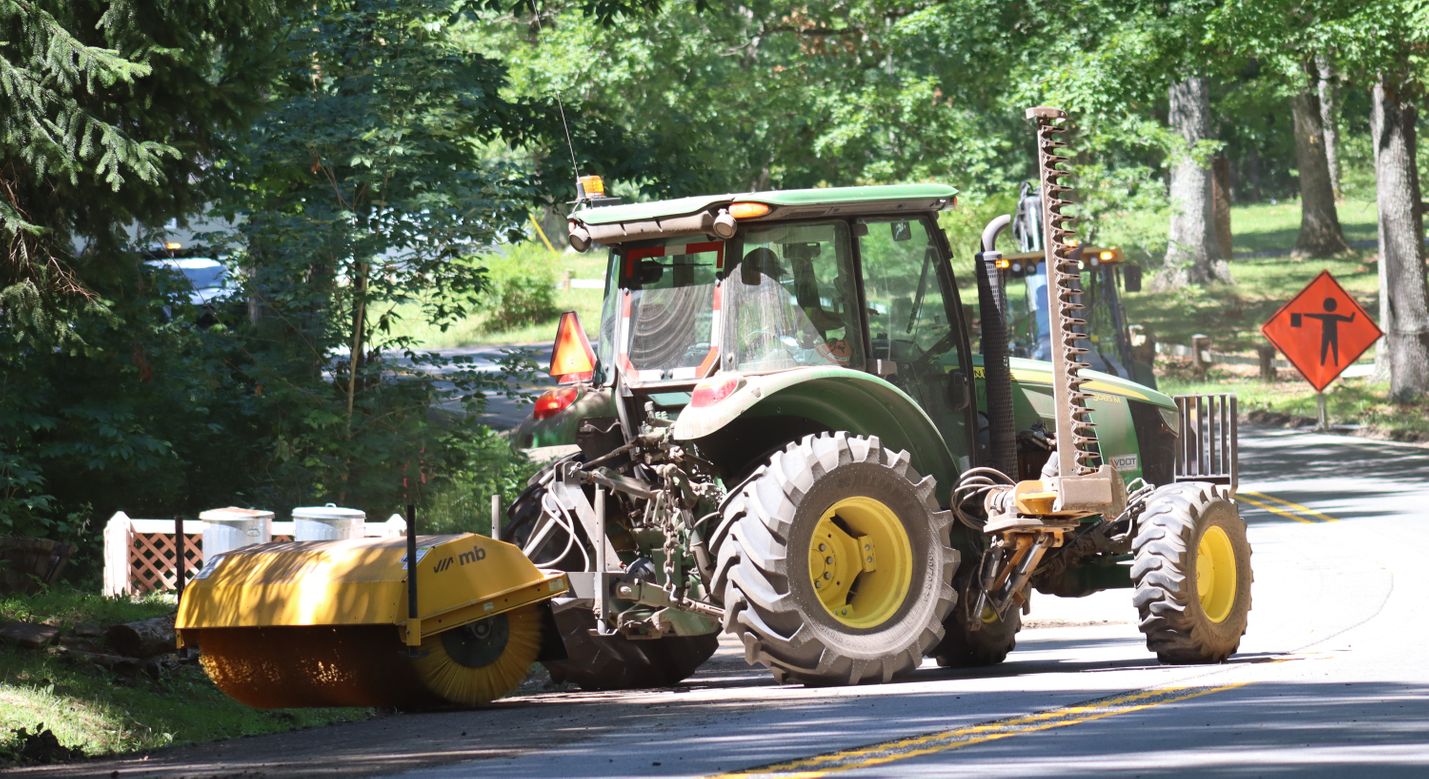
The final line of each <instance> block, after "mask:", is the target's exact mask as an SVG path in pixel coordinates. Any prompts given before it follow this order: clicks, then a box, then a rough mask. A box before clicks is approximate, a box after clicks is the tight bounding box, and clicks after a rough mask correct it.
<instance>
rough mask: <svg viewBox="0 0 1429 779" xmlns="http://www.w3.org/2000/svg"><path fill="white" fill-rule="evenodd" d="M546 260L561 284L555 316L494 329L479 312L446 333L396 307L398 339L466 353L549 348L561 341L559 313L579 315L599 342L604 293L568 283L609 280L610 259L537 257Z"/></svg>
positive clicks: (416, 311)
mask: <svg viewBox="0 0 1429 779" xmlns="http://www.w3.org/2000/svg"><path fill="white" fill-rule="evenodd" d="M536 256H537V257H539V258H540V261H546V262H550V263H551V264H552V266H553V267H552V268H551V270H552V276H553V277H554V278H556V279H558V281H557V283H556V300H555V302H556V311H557V314H556V315H555V316H551V317H549V318H546V319H543V320H541V321H538V322H532V323H529V324H526V325H522V326H520V327H514V328H493V327H491V323H490V321H489V320H490V316H488V314H487V313H486V312H484V311H482V310H481V309H480V307H478V309H477V310H476V311H475V312H473V314H472V315H471V316H468V317H466V318H465V319H462V320H460V321H458V322H456V323H454V324H452V325H450V326H449V327H447V328H445V329H443V328H439V327H436V326H433V325H432V324H430V323H428V322H426V321H425V319H424V318H423V316H422V311H421V307H420V306H419V305H418V304H416V303H405V304H398V305H396V306H393V307H392V309H393V310H394V311H395V313H396V314H397V316H398V317H399V320H398V322H397V325H396V327H395V328H394V330H393V334H394V335H405V336H411V337H413V338H415V339H416V342H417V344H418V346H419V348H423V349H460V348H470V347H479V346H494V345H498V344H527V343H548V342H550V341H551V340H552V339H553V338H555V336H556V323H557V321H558V320H559V318H560V316H559V312H562V311H575V312H576V313H577V314H578V315H580V319H581V325H582V326H583V327H584V328H585V329H586V332H587V334H590V335H591V336H592V337H594V334H595V333H596V330H597V328H598V326H599V324H600V306H601V298H602V296H603V294H604V293H603V290H601V289H585V288H577V287H567V286H566V284H565V283H564V280H565V279H567V278H569V279H573V280H574V279H582V280H586V281H600V280H602V279H604V278H605V263H606V256H605V253H604V252H600V251H592V252H587V253H586V254H576V253H574V252H565V253H563V254H558V255H554V256H553V255H551V254H549V253H546V252H540V253H536Z"/></svg>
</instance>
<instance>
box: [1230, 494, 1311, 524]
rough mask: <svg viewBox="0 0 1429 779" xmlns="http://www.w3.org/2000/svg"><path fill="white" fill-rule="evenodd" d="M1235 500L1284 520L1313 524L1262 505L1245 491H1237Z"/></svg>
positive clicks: (1270, 506)
mask: <svg viewBox="0 0 1429 779" xmlns="http://www.w3.org/2000/svg"><path fill="white" fill-rule="evenodd" d="M1235 499H1236V500H1243V501H1245V502H1246V503H1249V504H1250V505H1252V506H1255V507H1256V508H1258V509H1263V510H1265V511H1269V512H1270V513H1272V514H1275V515H1277V516H1281V517H1285V518H1286V519H1293V520H1295V521H1296V522H1304V523H1305V524H1307V525H1313V524H1315V521H1314V520H1313V519H1306V518H1304V517H1302V516H1299V515H1296V514H1291V513H1290V512H1288V511H1286V510H1285V509H1278V508H1276V507H1274V506H1272V505H1270V504H1269V503H1262V502H1261V501H1258V500H1256V499H1255V498H1252V497H1249V496H1247V495H1246V490H1238V491H1237V492H1236V494H1235Z"/></svg>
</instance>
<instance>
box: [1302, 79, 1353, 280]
mask: <svg viewBox="0 0 1429 779" xmlns="http://www.w3.org/2000/svg"><path fill="white" fill-rule="evenodd" d="M1290 112H1291V114H1292V115H1293V116H1294V119H1295V164H1296V166H1297V167H1299V169H1300V235H1299V237H1298V238H1296V239H1295V252H1294V253H1295V255H1296V256H1297V257H1331V256H1333V255H1336V254H1339V253H1341V252H1347V251H1349V250H1350V246H1349V244H1347V243H1345V234H1344V233H1343V232H1342V231H1341V230H1340V217H1339V214H1338V213H1336V211H1335V191H1334V190H1333V189H1331V188H1330V168H1329V163H1328V162H1327V161H1326V158H1325V134H1324V130H1323V129H1322V128H1321V126H1320V100H1319V98H1317V97H1315V94H1314V93H1313V92H1310V91H1309V90H1308V89H1307V90H1305V91H1303V92H1301V93H1300V94H1298V95H1296V96H1295V97H1293V98H1291V100H1290Z"/></svg>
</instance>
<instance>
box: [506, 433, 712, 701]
mask: <svg viewBox="0 0 1429 779" xmlns="http://www.w3.org/2000/svg"><path fill="white" fill-rule="evenodd" d="M575 456H576V457H580V455H575ZM547 467H548V468H553V467H555V465H554V464H552V465H549V466H547ZM545 492H546V488H545V487H544V486H542V485H541V484H540V483H539V482H538V480H536V479H532V481H531V483H530V485H528V486H527V488H526V489H525V490H523V491H522V492H521V495H520V496H519V497H517V498H516V500H515V501H512V503H511V507H510V508H509V509H508V510H507V517H508V518H509V519H510V521H509V522H508V523H507V525H506V527H503V528H502V536H503V537H504V538H503V540H513V541H514V540H517V539H516V538H512V534H513V533H517V534H518V537H519V538H525V537H529V536H530V535H531V534H532V533H534V532H535V529H536V527H537V526H538V525H539V523H540V521H541V513H542V508H541V500H542V496H543V495H544V494H545ZM577 532H579V529H578V530H577ZM579 540H580V542H581V543H585V534H584V533H581V534H580V539H579ZM582 559H583V558H582V557H581V555H580V554H579V553H577V552H574V551H573V552H571V553H570V554H567V555H565V556H564V557H563V558H561V559H560V560H557V561H555V564H554V566H553V567H557V568H560V569H561V570H564V571H578V570H579V569H580V568H582V567H584V566H583V565H582ZM555 621H556V626H557V628H558V631H557V632H558V634H559V635H560V638H561V642H562V643H563V644H564V646H565V650H566V659H564V660H543V661H541V664H542V665H544V666H546V670H547V671H548V672H549V673H550V674H551V678H552V679H553V680H555V681H557V682H570V683H572V684H576V685H579V686H580V687H581V689H583V690H634V689H641V688H646V687H668V686H670V685H672V684H678V683H679V682H681V681H683V680H684V679H686V678H687V677H689V675H690V674H692V673H694V672H695V671H696V670H697V669H699V667H700V666H701V665H703V664H704V662H705V661H706V660H708V659H709V658H710V656H711V655H713V654H714V652H715V649H716V648H718V646H719V635H718V634H717V633H710V634H708V635H704V636H665V637H663V638H650V639H641V640H638V641H636V640H632V639H629V638H626V637H624V636H593V635H590V633H589V631H590V630H591V629H593V628H595V614H594V613H592V612H591V611H590V609H588V608H580V607H573V608H566V609H560V610H557V611H556V613H555Z"/></svg>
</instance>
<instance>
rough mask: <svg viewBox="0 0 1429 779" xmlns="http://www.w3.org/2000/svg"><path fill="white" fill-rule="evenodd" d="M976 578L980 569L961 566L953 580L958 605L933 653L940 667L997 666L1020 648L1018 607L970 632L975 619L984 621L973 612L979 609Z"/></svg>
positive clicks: (947, 621)
mask: <svg viewBox="0 0 1429 779" xmlns="http://www.w3.org/2000/svg"><path fill="white" fill-rule="evenodd" d="M976 579H977V566H976V565H972V564H968V565H964V566H962V568H961V569H959V571H958V573H957V575H956V576H954V577H953V587H954V589H956V590H957V592H958V602H957V605H955V606H954V607H953V613H951V614H949V615H948V618H947V619H946V620H944V621H943V630H944V635H943V640H942V641H940V642H938V645H937V646H936V647H934V648H933V652H932V655H933V657H934V658H935V659H937V661H938V665H940V666H942V667H944V668H979V667H982V666H988V665H997V664H998V663H1000V662H1002V661H1003V660H1006V659H1007V655H1008V653H1009V652H1011V651H1012V650H1013V649H1015V648H1016V647H1017V631H1019V630H1021V629H1022V611H1021V610H1020V609H1018V608H1017V607H1016V606H1011V607H1009V608H1008V610H1007V614H1005V615H1004V616H1003V618H1002V619H1000V620H998V621H996V622H991V623H983V624H982V626H981V627H980V628H979V629H977V630H969V629H968V627H969V625H971V624H972V620H973V619H979V620H980V619H981V618H980V617H974V616H973V615H972V614H971V613H970V612H971V611H972V609H974V608H976V607H977V589H976Z"/></svg>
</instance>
